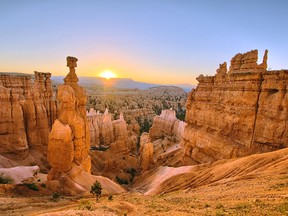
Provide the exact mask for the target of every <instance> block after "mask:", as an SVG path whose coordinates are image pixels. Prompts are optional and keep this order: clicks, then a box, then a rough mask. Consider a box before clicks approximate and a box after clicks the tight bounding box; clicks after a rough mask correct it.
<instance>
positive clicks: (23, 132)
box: [0, 71, 56, 166]
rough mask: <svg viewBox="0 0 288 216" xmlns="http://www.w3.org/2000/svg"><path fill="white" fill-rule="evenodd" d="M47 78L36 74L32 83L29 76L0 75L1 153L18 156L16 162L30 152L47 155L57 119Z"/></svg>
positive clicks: (48, 78)
mask: <svg viewBox="0 0 288 216" xmlns="http://www.w3.org/2000/svg"><path fill="white" fill-rule="evenodd" d="M50 77H51V74H50V73H42V72H37V71H35V72H34V82H33V81H32V77H31V75H23V74H9V73H2V74H0V99H1V106H0V154H2V155H7V154H9V155H10V157H12V155H17V157H15V158H14V159H16V160H17V159H19V156H22V157H20V158H23V157H27V156H28V155H29V154H27V151H28V150H31V149H32V150H39V151H41V152H43V154H46V149H47V144H48V135H49V131H50V129H51V126H52V123H53V121H54V120H55V118H56V102H55V100H54V99H53V89H52V85H51V80H50ZM0 165H1V164H0ZM4 166H5V165H4Z"/></svg>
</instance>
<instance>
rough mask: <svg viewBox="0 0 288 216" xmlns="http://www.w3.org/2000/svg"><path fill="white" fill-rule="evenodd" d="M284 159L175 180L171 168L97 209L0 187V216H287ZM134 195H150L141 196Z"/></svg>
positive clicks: (257, 160)
mask: <svg viewBox="0 0 288 216" xmlns="http://www.w3.org/2000/svg"><path fill="white" fill-rule="evenodd" d="M287 153H288V149H283V150H279V151H275V152H270V153H265V154H257V155H251V156H248V157H244V158H238V159H230V160H222V161H218V162H215V163H212V164H203V165H198V166H191V167H188V168H189V169H190V170H189V171H187V172H186V173H184V174H179V175H177V171H176V172H175V171H174V170H177V168H171V170H170V171H169V175H170V176H171V177H170V178H167V179H166V180H164V179H165V178H163V176H161V175H160V174H159V170H160V169H164V168H158V169H157V170H152V171H149V172H147V173H145V175H144V176H143V179H136V183H135V186H134V188H130V192H127V193H123V194H120V195H114V196H113V199H112V200H109V199H108V196H103V197H101V198H100V202H98V203H97V202H96V201H95V198H94V197H92V196H91V195H88V194H87V195H86V196H85V195H84V196H74V197H61V198H60V201H59V202H52V201H51V200H50V197H51V195H50V194H51V191H49V190H48V189H46V188H43V187H41V186H40V185H39V189H40V190H39V191H32V190H30V189H28V188H27V187H26V188H25V186H23V185H18V186H9V185H1V187H0V215H41V214H44V215H124V214H127V215H166V214H167V213H169V214H171V213H172V214H174V215H287V213H288V167H287V163H288V154H287ZM188 168H187V169H188ZM166 169H167V168H166ZM157 172H158V175H157ZM162 173H164V172H162ZM173 175H174V176H173ZM193 176H198V177H197V178H196V177H195V178H194V177H193ZM161 179H162V180H161ZM163 180H164V181H163ZM151 181H152V182H151ZM137 182H141V184H139V185H138V188H137ZM153 182H154V183H155V182H158V184H153ZM153 185H157V187H153ZM140 189H141V190H142V191H143V192H146V193H147V192H149V193H150V194H154V195H147V196H144V195H142V194H141V193H140V192H139V191H140ZM174 190H177V191H174ZM169 191H174V192H171V193H166V192H169Z"/></svg>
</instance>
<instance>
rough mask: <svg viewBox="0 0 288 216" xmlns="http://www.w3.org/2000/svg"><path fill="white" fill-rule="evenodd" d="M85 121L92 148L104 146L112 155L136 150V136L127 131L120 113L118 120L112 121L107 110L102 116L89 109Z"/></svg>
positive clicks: (132, 131)
mask: <svg viewBox="0 0 288 216" xmlns="http://www.w3.org/2000/svg"><path fill="white" fill-rule="evenodd" d="M87 119H88V122H89V126H90V134H91V145H92V146H95V147H98V146H105V147H107V148H110V150H111V151H113V152H114V153H128V152H129V151H132V152H134V151H135V150H136V144H137V134H136V133H135V132H134V130H133V129H131V130H128V128H127V124H126V121H125V120H124V117H123V114H122V113H121V114H120V117H119V119H117V120H114V121H112V116H111V114H110V113H109V112H108V110H107V109H106V111H105V112H104V114H100V113H99V111H98V112H96V111H95V110H94V109H90V111H89V112H88V113H87ZM135 130H136V129H135Z"/></svg>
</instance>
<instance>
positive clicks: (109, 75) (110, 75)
mask: <svg viewBox="0 0 288 216" xmlns="http://www.w3.org/2000/svg"><path fill="white" fill-rule="evenodd" d="M99 76H100V77H102V78H105V79H107V80H109V79H110V78H116V77H117V75H116V74H115V73H114V72H112V71H103V72H102V73H100V75H99Z"/></svg>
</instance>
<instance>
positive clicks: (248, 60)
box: [229, 50, 268, 73]
mask: <svg viewBox="0 0 288 216" xmlns="http://www.w3.org/2000/svg"><path fill="white" fill-rule="evenodd" d="M267 59H268V50H265V54H264V57H263V62H262V64H260V65H258V64H257V61H258V50H251V51H250V52H247V53H244V54H241V53H238V54H236V55H235V56H234V57H233V58H232V59H231V62H230V69H229V73H239V72H240V73H241V72H244V73H245V72H261V71H265V70H266V68H267Z"/></svg>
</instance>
